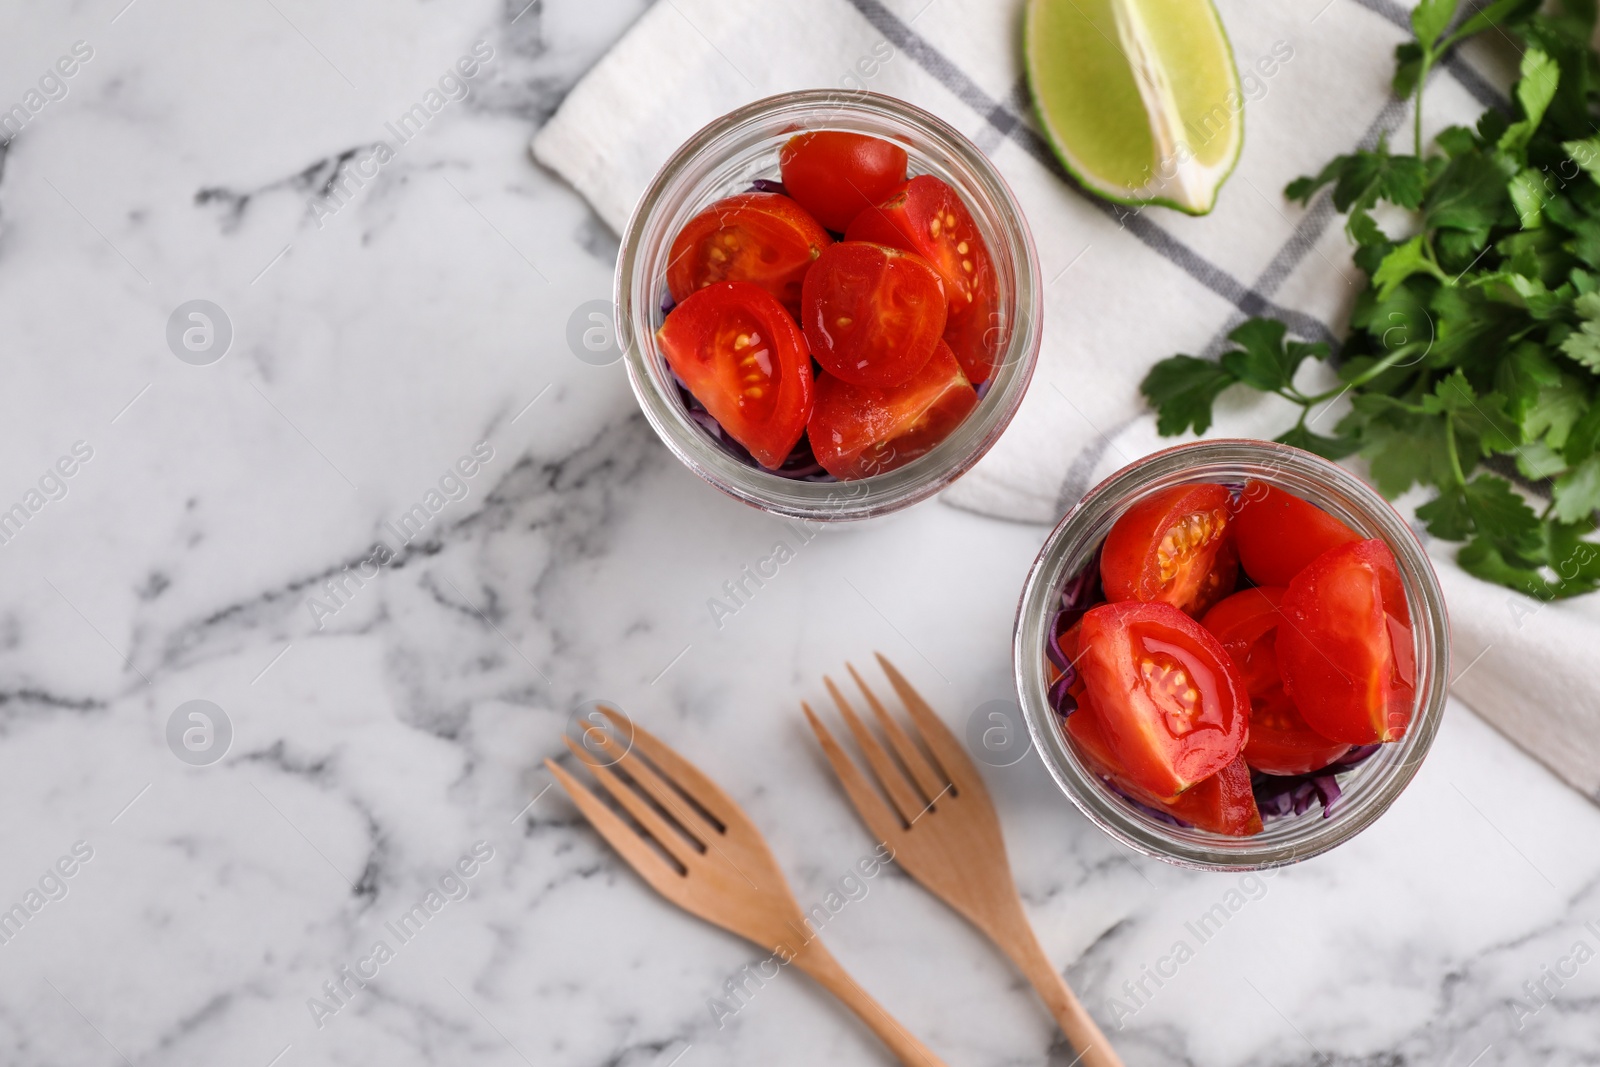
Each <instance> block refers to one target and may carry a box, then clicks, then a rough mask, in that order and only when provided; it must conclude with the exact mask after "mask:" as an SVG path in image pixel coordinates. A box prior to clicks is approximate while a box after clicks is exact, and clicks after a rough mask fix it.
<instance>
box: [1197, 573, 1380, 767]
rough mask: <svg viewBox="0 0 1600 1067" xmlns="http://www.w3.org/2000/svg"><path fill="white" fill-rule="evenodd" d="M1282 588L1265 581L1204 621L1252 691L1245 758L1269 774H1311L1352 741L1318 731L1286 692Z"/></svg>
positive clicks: (1337, 755) (1227, 600) (1225, 602)
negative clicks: (1281, 669)
mask: <svg viewBox="0 0 1600 1067" xmlns="http://www.w3.org/2000/svg"><path fill="white" fill-rule="evenodd" d="M1283 592H1284V591H1283V590H1282V589H1278V588H1275V587H1270V586H1262V587H1259V588H1256V589H1246V590H1243V591H1242V592H1238V593H1235V594H1233V595H1232V596H1230V597H1228V599H1226V600H1224V601H1223V602H1222V603H1220V604H1218V605H1217V606H1216V607H1214V608H1212V609H1211V610H1210V611H1208V612H1206V617H1205V618H1204V619H1203V620H1202V621H1201V625H1203V626H1204V627H1205V628H1206V629H1208V630H1210V631H1211V632H1212V633H1213V634H1215V635H1216V636H1217V640H1218V641H1221V642H1222V647H1223V648H1225V649H1227V651H1228V655H1230V656H1232V657H1233V662H1234V665H1235V666H1237V667H1238V668H1239V673H1240V674H1241V675H1243V676H1244V684H1245V688H1246V689H1248V690H1249V691H1250V736H1249V738H1248V739H1247V740H1246V741H1245V743H1244V760H1245V762H1246V763H1248V764H1249V765H1250V766H1251V767H1253V768H1255V769H1256V770H1258V771H1261V772H1263V773H1265V774H1307V773H1309V772H1311V771H1315V770H1320V769H1321V768H1323V767H1326V766H1327V765H1328V764H1330V763H1332V762H1333V761H1334V760H1336V759H1338V758H1339V757H1340V756H1342V755H1344V754H1345V753H1346V752H1348V751H1350V746H1349V745H1348V744H1346V743H1344V742H1343V741H1330V740H1329V739H1328V738H1326V737H1323V736H1322V735H1321V734H1319V733H1317V732H1316V731H1315V730H1313V729H1312V728H1311V727H1310V726H1309V725H1307V723H1306V721H1305V719H1304V718H1303V717H1302V716H1301V715H1300V711H1299V709H1297V708H1296V707H1295V706H1294V701H1293V700H1290V699H1289V694H1288V693H1286V692H1285V691H1284V688H1283V678H1282V677H1281V676H1280V675H1279V673H1278V652H1277V640H1278V626H1279V624H1281V623H1282V622H1283V615H1282V614H1281V613H1280V612H1279V610H1278V605H1279V604H1280V603H1281V602H1282V601H1283Z"/></svg>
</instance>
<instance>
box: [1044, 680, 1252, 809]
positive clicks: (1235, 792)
mask: <svg viewBox="0 0 1600 1067" xmlns="http://www.w3.org/2000/svg"><path fill="white" fill-rule="evenodd" d="M1067 735H1068V736H1069V737H1071V738H1072V739H1073V741H1075V742H1077V745H1078V748H1079V750H1080V751H1081V752H1082V753H1083V755H1084V756H1085V757H1086V758H1087V759H1088V761H1089V764H1090V765H1091V766H1093V767H1095V768H1096V769H1097V770H1099V771H1100V772H1101V773H1102V774H1104V775H1106V776H1107V777H1109V778H1110V779H1111V780H1112V782H1113V784H1115V785H1116V787H1117V788H1118V789H1120V790H1121V791H1122V792H1123V793H1125V794H1127V795H1128V796H1129V797H1130V798H1131V799H1133V800H1137V801H1138V802H1139V803H1141V804H1144V805H1146V806H1148V807H1152V808H1155V809H1156V810H1157V811H1165V812H1167V813H1168V814H1170V815H1172V816H1173V817H1174V818H1178V819H1182V820H1183V821H1184V822H1186V823H1188V824H1189V825H1190V826H1194V827H1198V828H1199V829H1201V830H1210V831H1211V832H1212V833H1214V834H1227V835H1228V836H1230V837H1249V836H1251V835H1253V834H1259V833H1260V832H1261V829H1262V827H1261V812H1260V810H1259V809H1258V808H1257V807H1256V798H1255V793H1254V792H1252V791H1251V789H1250V769H1249V768H1248V767H1246V766H1245V763H1244V760H1243V759H1235V760H1234V761H1233V762H1232V763H1230V764H1228V765H1227V766H1226V767H1224V768H1222V770H1220V771H1218V772H1217V773H1216V774H1213V775H1212V776H1211V777H1209V778H1207V779H1205V780H1204V781H1201V782H1198V783H1196V784H1195V785H1194V786H1193V787H1192V788H1190V789H1189V790H1187V791H1186V792H1184V793H1183V795H1181V796H1179V797H1177V798H1175V799H1168V798H1165V797H1158V796H1156V795H1155V794H1154V793H1151V792H1150V791H1149V790H1148V789H1142V788H1140V787H1139V786H1138V785H1137V784H1135V783H1134V782H1133V781H1132V780H1131V779H1129V777H1128V776H1127V773H1126V772H1124V771H1123V770H1121V768H1120V764H1118V763H1117V758H1116V756H1115V755H1114V754H1113V753H1112V751H1111V745H1110V742H1108V741H1107V740H1106V736H1105V730H1104V727H1102V726H1101V725H1100V718H1099V712H1098V711H1097V710H1096V709H1095V707H1094V705H1093V703H1092V702H1085V701H1082V700H1080V701H1079V703H1078V710H1077V711H1075V712H1073V713H1072V714H1071V715H1069V716H1067Z"/></svg>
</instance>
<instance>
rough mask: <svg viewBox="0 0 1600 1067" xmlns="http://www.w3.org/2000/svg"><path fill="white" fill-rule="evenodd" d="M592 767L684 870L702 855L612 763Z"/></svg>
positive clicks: (573, 744) (571, 743) (570, 745)
mask: <svg viewBox="0 0 1600 1067" xmlns="http://www.w3.org/2000/svg"><path fill="white" fill-rule="evenodd" d="M564 740H565V741H566V742H567V747H568V748H570V749H572V751H573V753H574V754H576V753H578V752H579V748H578V743H577V742H576V741H574V740H573V739H572V738H570V737H567V738H564ZM589 770H590V771H591V772H592V773H593V774H594V776H595V778H596V779H597V780H598V781H599V782H600V784H601V785H603V786H605V789H606V792H608V793H610V794H611V797H612V799H613V800H615V801H616V802H617V803H618V804H621V805H622V807H623V808H624V809H625V810H626V811H627V813H628V814H629V815H631V816H633V820H634V822H637V823H638V824H639V825H640V826H642V827H644V832H645V833H647V834H649V835H650V836H651V837H652V838H654V839H655V843H656V844H658V845H660V846H661V849H662V851H664V852H665V853H666V854H667V855H669V856H671V857H672V858H673V859H675V860H677V861H678V863H679V864H680V865H681V866H682V867H683V868H684V869H685V870H687V869H688V868H689V862H690V859H691V858H693V859H698V858H699V855H700V854H699V852H698V851H697V850H695V849H694V848H692V847H691V846H690V845H689V844H688V842H686V841H685V840H684V839H683V836H682V835H681V834H679V833H678V831H676V830H674V829H673V828H672V827H670V826H668V825H667V820H665V819H663V818H662V817H661V816H660V815H658V814H657V813H656V810H655V809H654V808H652V807H651V806H650V805H649V804H646V803H645V802H644V798H643V797H641V796H639V794H638V793H635V792H634V791H633V790H632V789H629V788H628V786H627V783H625V782H624V781H623V780H622V779H620V778H618V777H617V776H616V775H615V774H613V773H612V771H611V768H610V767H602V766H600V765H598V764H590V765H589Z"/></svg>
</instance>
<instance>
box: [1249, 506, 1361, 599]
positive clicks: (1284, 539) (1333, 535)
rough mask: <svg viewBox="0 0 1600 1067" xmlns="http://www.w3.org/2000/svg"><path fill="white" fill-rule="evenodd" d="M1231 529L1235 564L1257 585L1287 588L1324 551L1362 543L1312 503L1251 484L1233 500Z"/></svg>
mask: <svg viewBox="0 0 1600 1067" xmlns="http://www.w3.org/2000/svg"><path fill="white" fill-rule="evenodd" d="M1233 527H1234V530H1233V532H1234V538H1235V540H1236V541H1237V542H1238V545H1239V562H1240V563H1241V564H1242V565H1243V566H1244V572H1245V573H1246V574H1248V575H1249V576H1250V577H1251V579H1252V580H1253V581H1255V582H1256V583H1257V584H1260V585H1288V584H1289V582H1290V581H1291V580H1292V579H1293V578H1294V576H1295V575H1297V574H1299V573H1300V572H1301V571H1302V570H1304V569H1305V567H1306V564H1308V563H1310V562H1311V561H1312V560H1314V559H1316V558H1317V557H1318V556H1320V555H1322V554H1323V553H1324V552H1326V551H1328V549H1330V548H1334V547H1336V546H1338V545H1343V544H1348V543H1349V542H1351V541H1359V540H1361V535H1360V534H1358V533H1356V532H1355V531H1354V530H1352V529H1350V527H1348V526H1346V525H1345V524H1344V523H1342V522H1340V521H1339V520H1338V519H1336V518H1334V517H1333V516H1332V515H1329V514H1328V513H1327V512H1326V511H1323V510H1322V509H1321V508H1319V507H1317V506H1316V505H1315V504H1310V503H1307V502H1306V501H1304V500H1301V499H1300V498H1299V497H1297V496H1295V495H1294V494H1293V493H1286V492H1284V491H1283V490H1282V489H1279V488H1276V487H1275V486H1271V485H1268V484H1267V483H1266V482H1260V481H1254V480H1252V481H1248V482H1246V483H1245V485H1244V492H1243V493H1241V494H1240V495H1239V499H1238V500H1237V501H1235V502H1234V519H1233Z"/></svg>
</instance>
